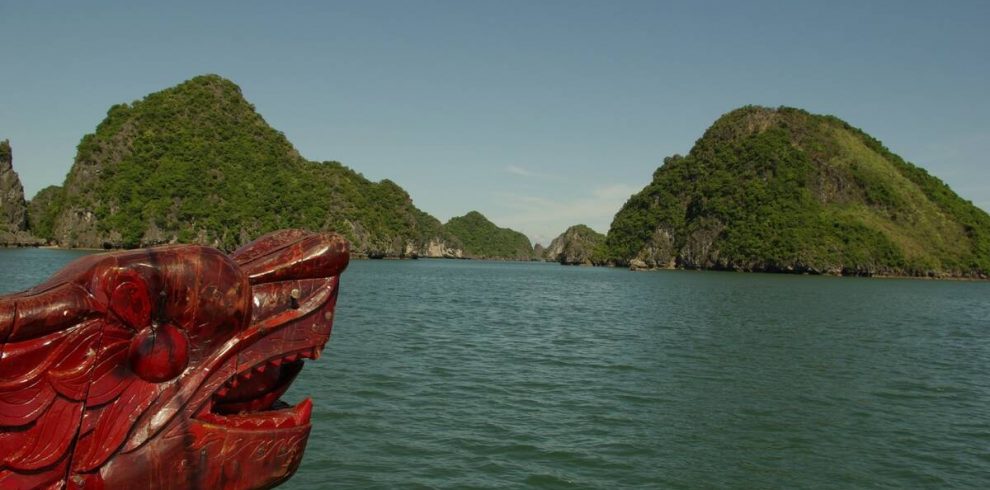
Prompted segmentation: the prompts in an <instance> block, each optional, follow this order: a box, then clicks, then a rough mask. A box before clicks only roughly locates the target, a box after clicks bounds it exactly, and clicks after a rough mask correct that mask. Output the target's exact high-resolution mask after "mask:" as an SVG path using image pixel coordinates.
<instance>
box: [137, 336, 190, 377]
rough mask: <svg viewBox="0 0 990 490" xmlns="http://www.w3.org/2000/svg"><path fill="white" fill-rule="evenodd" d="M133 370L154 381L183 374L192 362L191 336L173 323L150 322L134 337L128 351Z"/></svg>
mask: <svg viewBox="0 0 990 490" xmlns="http://www.w3.org/2000/svg"><path fill="white" fill-rule="evenodd" d="M127 356H128V359H129V361H130V365H131V371H134V373H135V374H137V375H138V376H140V377H141V379H143V380H145V381H148V382H151V383H161V382H163V381H168V380H170V379H174V378H175V377H176V376H178V375H180V374H182V372H183V371H185V370H186V366H187V365H189V339H188V337H186V333H185V332H184V331H183V330H182V329H181V328H179V327H176V326H175V325H173V324H171V323H165V324H163V325H149V326H147V327H145V328H143V329H141V331H139V332H138V333H137V335H135V336H134V338H133V339H131V346H130V349H129V350H128V353H127Z"/></svg>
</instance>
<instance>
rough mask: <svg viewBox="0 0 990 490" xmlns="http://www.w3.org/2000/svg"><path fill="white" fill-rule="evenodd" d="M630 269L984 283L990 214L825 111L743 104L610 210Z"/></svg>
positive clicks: (989, 268)
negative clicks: (614, 211)
mask: <svg viewBox="0 0 990 490" xmlns="http://www.w3.org/2000/svg"><path fill="white" fill-rule="evenodd" d="M607 251H608V255H609V258H610V260H611V261H612V262H614V263H616V264H619V265H629V266H631V267H633V268H663V267H678V268H690V269H723V270H741V271H766V272H793V273H813V274H837V275H839V274H841V275H867V276H872V275H899V276H904V275H906V276H930V277H987V276H988V274H990V216H988V215H987V213H986V212H984V211H982V210H981V209H979V208H977V207H975V206H973V205H972V203H970V202H968V201H966V200H964V199H962V198H960V197H959V196H958V195H956V194H955V193H954V192H952V190H951V189H949V188H948V186H946V185H945V184H944V183H943V182H942V181H940V180H938V179H937V178H935V177H933V176H931V175H929V174H928V173H927V172H926V171H925V170H923V169H921V168H919V167H917V166H915V165H913V164H911V163H908V162H905V161H904V160H903V159H901V158H900V157H899V156H897V155H895V154H893V153H892V152H890V150H888V149H887V148H886V147H884V146H883V145H882V144H881V143H880V142H879V141H877V140H876V139H874V138H872V137H870V136H869V135H867V134H866V133H864V132H863V131H861V130H859V129H856V128H854V127H852V126H850V125H849V124H847V123H846V122H844V121H841V120H839V119H838V118H835V117H833V116H820V115H814V114H809V113H807V112H805V111H802V110H799V109H793V108H779V109H770V108H765V107H744V108H741V109H737V110H735V111H732V112H730V113H728V114H726V115H724V116H722V117H721V118H719V120H718V121H716V122H715V123H714V124H713V125H712V126H711V127H710V128H709V129H708V130H707V131H706V132H705V134H704V135H703V137H702V138H701V139H699V140H698V141H697V142H696V143H695V146H694V147H693V148H692V149H691V152H690V153H689V154H688V155H687V156H679V155H674V156H672V157H669V158H667V159H665V160H664V164H663V166H662V167H660V168H659V169H657V171H656V172H655V173H654V175H653V182H651V183H650V184H649V185H647V186H646V187H645V188H644V189H643V190H642V191H641V192H640V193H638V194H636V195H634V196H632V197H631V198H630V199H629V201H627V202H626V204H625V205H624V206H623V207H622V209H621V210H620V211H619V212H618V213H617V214H616V216H615V219H614V220H613V222H612V226H611V229H610V230H609V234H608V239H607Z"/></svg>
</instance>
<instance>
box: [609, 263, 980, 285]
mask: <svg viewBox="0 0 990 490" xmlns="http://www.w3.org/2000/svg"><path fill="white" fill-rule="evenodd" d="M596 267H603V266H596ZM604 267H622V268H628V269H629V270H630V271H631V272H653V271H696V272H729V273H744V274H773V275H782V276H818V277H836V278H849V277H851V278H861V279H917V280H925V281H966V282H987V281H990V277H986V276H984V277H979V276H966V275H952V274H945V275H920V274H914V275H913V274H842V273H841V272H839V273H833V272H822V273H815V272H809V271H786V270H742V269H704V268H693V267H624V266H618V265H608V266H604Z"/></svg>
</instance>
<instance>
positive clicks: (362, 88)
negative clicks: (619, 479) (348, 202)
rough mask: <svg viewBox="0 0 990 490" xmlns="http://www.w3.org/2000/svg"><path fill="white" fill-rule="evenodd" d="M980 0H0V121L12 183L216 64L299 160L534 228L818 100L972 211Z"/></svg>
mask: <svg viewBox="0 0 990 490" xmlns="http://www.w3.org/2000/svg"><path fill="white" fill-rule="evenodd" d="M988 22H990V2H983V1H981V2H944V3H943V2H903V1H894V2H879V1H875V2H862V1H856V2H821V1H816V2H798V1H781V2H741V1H734V2H701V1H699V2H685V3H673V2H659V1H657V2H633V1H600V2H591V1H561V2H556V1H553V2H549V1H548V2H537V1H487V2H475V1H451V2H440V1H423V2H419V1H397V2H373V1H366V2H350V3H338V2H272V1H265V2H227V3H219V2H189V3H186V2H131V1H127V2H114V3H110V2H26V1H25V2H11V1H7V0H0V63H2V68H0V139H2V138H9V139H10V140H11V144H12V146H13V150H14V166H15V168H16V169H17V171H18V172H19V173H20V175H21V178H22V180H23V182H24V186H25V189H26V191H27V194H28V196H29V197H30V196H32V195H33V194H34V193H35V192H37V191H38V190H39V189H40V188H42V187H44V186H46V185H50V184H61V183H62V180H63V179H64V177H65V174H66V173H67V172H68V170H69V167H70V166H71V164H72V159H73V157H74V155H75V146H76V144H77V143H78V142H79V139H80V138H81V137H82V136H83V134H85V133H88V132H92V131H93V130H94V128H95V127H96V125H97V124H98V123H99V122H100V121H101V120H102V118H103V117H104V115H105V113H106V110H107V109H108V108H109V107H110V106H111V105H112V104H115V103H120V102H130V101H133V100H135V99H139V98H141V97H143V96H144V95H146V94H148V93H150V92H154V91H157V90H161V89H163V88H166V87H169V86H172V85H175V84H177V83H179V82H181V81H183V80H186V79H188V78H190V77H193V76H195V75H198V74H203V73H217V74H220V75H222V76H224V77H227V78H229V79H231V80H233V81H234V82H236V83H237V84H238V85H240V86H241V88H242V90H243V92H244V95H245V96H246V97H247V98H248V99H249V100H250V101H251V102H252V103H254V104H255V106H256V107H257V109H258V111H259V112H260V113H261V114H262V115H263V116H264V117H265V119H266V120H267V121H268V122H269V123H270V124H271V125H272V126H274V127H275V128H276V129H278V130H281V131H283V132H284V133H285V134H286V135H287V136H288V138H289V140H290V141H292V143H293V144H295V145H296V147H297V148H298V149H299V151H300V152H301V153H302V154H303V155H304V156H305V157H306V158H309V159H312V160H339V161H341V162H343V163H344V164H346V165H348V166H350V167H352V168H354V169H355V170H357V171H359V172H361V173H363V174H364V175H365V176H366V177H369V178H371V179H374V180H380V179H383V178H389V179H392V180H393V181H395V182H397V183H398V184H399V185H401V186H402V187H404V188H405V189H406V190H407V191H408V192H409V193H410V195H411V196H412V198H413V201H414V202H415V203H416V205H417V206H419V207H420V208H421V209H423V210H425V211H427V212H429V213H431V214H433V215H435V216H437V217H438V218H440V219H441V220H444V221H446V220H447V219H448V218H450V217H452V216H456V215H461V214H464V213H466V212H467V211H470V210H472V209H476V210H478V211H481V212H482V213H484V214H485V215H486V216H488V217H489V218H491V219H492V220H493V221H495V222H496V223H498V224H499V225H501V226H509V227H512V228H515V229H518V230H520V231H523V232H525V233H526V234H527V235H529V236H530V238H532V239H533V240H535V241H539V242H543V243H544V244H546V243H547V242H548V241H549V240H550V239H551V238H553V236H555V235H557V234H558V233H560V232H561V231H563V229H564V228H566V227H567V226H568V225H571V224H576V223H580V222H584V223H587V224H588V225H591V226H592V227H593V228H595V229H597V230H599V231H601V232H605V231H607V229H608V225H609V223H610V222H611V218H612V216H613V215H614V214H615V212H616V211H617V210H618V208H619V207H620V206H621V205H622V203H623V202H624V201H625V200H626V199H627V198H628V197H629V195H630V194H632V193H633V192H636V191H638V190H639V189H640V188H642V187H643V186H644V185H646V184H647V183H648V182H649V180H650V176H651V174H652V172H653V171H654V170H655V169H656V167H657V165H659V163H660V162H661V160H662V159H663V157H664V156H667V155H670V154H672V153H686V152H687V151H688V150H689V149H690V148H691V145H692V144H693V143H694V141H695V140H696V139H697V138H699V137H700V136H701V134H702V132H703V131H704V130H705V128H707V127H708V126H709V125H710V124H711V123H712V122H713V121H714V120H715V119H716V118H717V117H718V116H719V115H721V114H723V113H725V112H727V111H729V110H732V109H734V108H736V107H739V106H742V105H745V104H762V105H769V106H778V105H789V106H796V107H801V108H804V109H807V110H809V111H812V112H816V113H829V114H834V115H836V116H839V117H841V118H843V119H845V120H847V121H848V122H850V123H851V124H853V125H854V126H857V127H860V128H863V129H864V130H866V131H867V132H869V133H870V134H872V135H874V136H876V137H877V138H879V139H880V140H882V141H883V142H884V143H885V144H886V145H887V146H888V147H890V148H891V149H892V150H893V151H894V152H896V153H899V154H900V155H901V156H903V157H905V158H906V159H908V160H910V161H912V162H914V163H916V164H918V165H921V166H923V167H925V168H927V169H928V170H929V171H930V172H931V173H933V174H934V175H936V176H938V177H940V178H942V179H943V180H945V181H946V182H947V183H948V184H949V185H950V186H952V188H953V189H954V190H956V191H957V192H958V193H959V194H961V195H962V196H963V197H964V198H966V199H970V200H972V201H973V202H974V203H976V204H977V205H979V206H981V207H983V208H984V209H990V167H988V165H987V163H988V161H987V160H988V158H987V155H990V98H988V87H990V61H988V60H990V29H987V25H988Z"/></svg>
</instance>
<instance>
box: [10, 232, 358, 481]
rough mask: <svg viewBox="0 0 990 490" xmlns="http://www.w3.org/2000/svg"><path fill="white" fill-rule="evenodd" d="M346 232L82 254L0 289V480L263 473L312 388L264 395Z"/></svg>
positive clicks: (245, 477)
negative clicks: (23, 287) (301, 394)
mask: <svg viewBox="0 0 990 490" xmlns="http://www.w3.org/2000/svg"><path fill="white" fill-rule="evenodd" d="M347 262H348V245H347V242H346V240H344V239H343V238H341V237H340V236H337V235H332V234H316V233H309V232H305V231H301V230H283V231H278V232H275V233H271V234H269V235H266V236H263V237H261V238H259V239H258V240H255V241H254V242H252V243H250V244H248V245H246V246H244V247H242V248H241V249H238V250H237V251H235V252H234V253H233V254H231V255H230V256H228V255H225V254H223V253H221V252H219V251H217V250H215V249H212V248H208V247H200V246H168V247H161V248H152V249H144V250H132V251H126V252H116V253H108V254H99V255H90V256H87V257H84V258H81V259H79V260H77V261H75V262H73V263H71V264H69V265H68V266H66V267H65V268H64V269H62V270H61V271H59V272H58V273H57V274H55V275H54V276H53V277H51V278H50V279H49V280H47V281H46V282H44V283H42V284H40V285H38V286H36V287H34V288H32V289H30V290H27V291H24V292H21V293H17V294H12V295H8V296H3V297H0V488H4V489H8V488H10V489H19V488H134V489H138V488H140V489H144V488H163V489H167V488H231V489H248V488H269V487H272V486H274V485H277V484H278V483H280V482H282V481H284V480H285V479H287V478H289V477H290V476H291V475H292V474H293V473H294V472H295V470H296V468H297V467H298V465H299V462H300V460H301V458H302V453H303V451H304V449H305V447H306V440H307V438H308V437H309V431H310V414H311V411H312V402H310V401H309V399H305V400H302V401H301V402H299V403H297V404H296V405H294V406H292V405H289V404H286V403H285V402H283V401H281V400H279V398H280V397H281V395H282V394H283V393H284V392H285V390H286V389H287V388H288V387H289V385H290V384H291V382H292V380H293V378H294V377H295V376H296V375H297V374H298V373H299V371H300V369H302V364H303V361H302V360H303V359H315V358H318V357H319V355H320V352H321V351H322V349H323V347H324V345H325V344H326V342H327V340H328V339H329V337H330V330H331V326H332V322H333V311H334V306H335V305H336V300H337V285H338V283H339V275H340V273H341V272H343V270H344V269H345V268H346V267H347Z"/></svg>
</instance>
